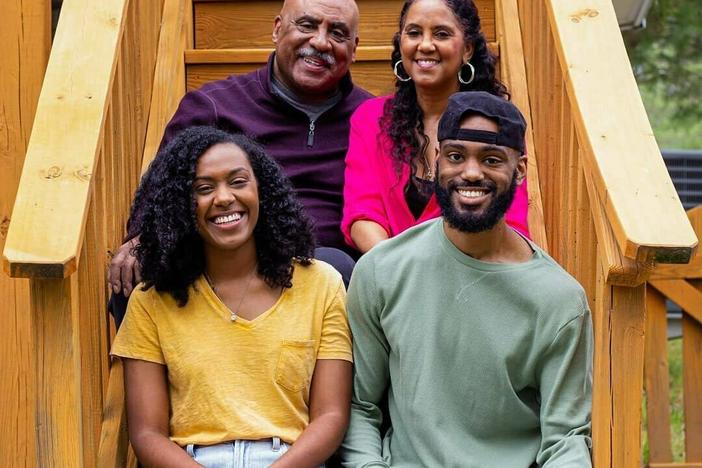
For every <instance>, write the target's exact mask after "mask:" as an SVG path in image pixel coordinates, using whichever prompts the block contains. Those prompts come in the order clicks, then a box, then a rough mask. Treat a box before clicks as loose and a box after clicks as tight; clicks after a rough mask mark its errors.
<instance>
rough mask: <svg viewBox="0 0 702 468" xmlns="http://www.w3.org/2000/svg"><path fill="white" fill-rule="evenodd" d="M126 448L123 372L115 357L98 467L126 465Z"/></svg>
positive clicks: (120, 466)
mask: <svg viewBox="0 0 702 468" xmlns="http://www.w3.org/2000/svg"><path fill="white" fill-rule="evenodd" d="M128 448H129V438H128V436H127V411H126V405H125V395H124V374H123V368H122V361H121V360H119V359H115V360H114V361H113V362H112V366H111V367H110V379H109V384H108V387H107V398H106V399H105V406H104V408H103V412H102V432H101V434H100V450H99V454H98V462H97V465H98V466H99V467H100V468H124V467H125V466H127V452H128Z"/></svg>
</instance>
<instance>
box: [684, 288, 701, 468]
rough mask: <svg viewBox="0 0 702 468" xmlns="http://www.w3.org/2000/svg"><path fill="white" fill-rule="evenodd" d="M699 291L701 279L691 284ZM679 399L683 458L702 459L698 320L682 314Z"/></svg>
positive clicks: (689, 460) (688, 460)
mask: <svg viewBox="0 0 702 468" xmlns="http://www.w3.org/2000/svg"><path fill="white" fill-rule="evenodd" d="M692 287H693V288H694V289H696V290H697V291H698V292H700V298H701V300H702V281H697V282H696V284H694V285H692ZM682 331H683V338H682V339H683V399H684V404H685V409H684V415H685V461H687V462H698V463H699V462H702V321H700V320H699V318H693V317H691V316H690V315H689V314H684V315H683V325H682Z"/></svg>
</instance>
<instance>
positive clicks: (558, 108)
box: [0, 0, 697, 468]
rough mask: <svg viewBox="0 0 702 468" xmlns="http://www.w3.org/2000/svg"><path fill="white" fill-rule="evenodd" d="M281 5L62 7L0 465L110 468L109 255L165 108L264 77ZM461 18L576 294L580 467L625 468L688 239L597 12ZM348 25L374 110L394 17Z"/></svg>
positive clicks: (28, 206) (561, 1) (114, 393)
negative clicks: (585, 343)
mask: <svg viewBox="0 0 702 468" xmlns="http://www.w3.org/2000/svg"><path fill="white" fill-rule="evenodd" d="M281 4H282V2H280V1H269V0H257V1H233V0H228V1H225V0H101V1H100V2H95V1H93V0H65V3H64V6H63V11H62V16H61V19H60V22H59V29H58V31H57V33H56V39H55V44H54V47H53V49H52V52H51V58H50V60H49V64H48V68H47V72H46V77H45V80H44V84H43V88H42V91H41V95H40V98H39V105H38V109H37V113H36V119H35V123H34V127H33V130H32V137H31V139H30V140H29V147H28V150H27V156H26V162H25V164H24V169H23V172H22V178H21V181H20V184H19V190H18V192H17V197H16V202H15V205H14V212H13V218H12V222H11V223H10V227H9V232H8V235H7V240H6V243H5V246H4V262H3V264H4V267H5V270H6V271H7V272H8V273H9V274H10V275H11V276H13V277H23V278H29V285H30V287H29V293H28V304H29V305H28V310H27V313H28V314H29V316H30V322H31V324H32V330H33V332H32V335H31V341H32V343H31V349H32V350H33V352H34V353H35V356H34V358H33V360H32V362H34V364H32V365H31V366H30V368H28V369H27V375H29V380H30V381H31V383H32V386H33V387H32V388H33V389H34V390H33V391H32V393H31V396H30V398H29V400H30V408H31V413H32V414H33V415H34V424H35V425H36V426H35V428H34V429H35V430H34V431H30V432H29V433H30V434H32V435H33V437H34V439H33V440H32V441H29V442H28V443H27V445H28V446H29V447H30V449H29V450H30V451H31V454H28V455H26V457H25V458H24V460H23V461H22V462H21V463H19V464H20V465H25V464H29V465H34V460H36V464H37V465H38V466H46V464H47V463H48V464H51V465H53V466H62V467H64V466H65V467H72V466H76V467H82V466H87V467H90V466H100V467H103V466H115V467H116V466H125V465H126V464H127V463H128V458H129V457H128V449H127V446H128V444H127V439H126V433H125V415H124V393H123V387H122V382H121V367H120V366H119V364H116V363H110V362H109V360H108V355H107V350H108V348H109V343H110V341H111V337H112V336H113V333H114V331H113V329H112V328H113V327H112V325H111V323H110V322H109V320H108V318H107V316H106V312H105V310H106V307H105V302H106V299H107V296H108V291H107V286H106V282H105V279H104V278H105V274H104V272H105V271H106V266H107V263H108V262H109V255H110V252H111V251H112V250H113V249H115V248H116V247H118V246H119V244H120V241H121V238H122V236H123V234H124V226H125V221H126V217H127V215H128V207H129V204H130V201H131V198H132V195H133V192H134V189H135V187H136V184H137V182H138V178H139V175H140V173H141V171H142V169H143V168H144V167H146V165H147V164H148V162H149V161H150V160H151V158H152V157H153V156H154V154H155V151H156V149H157V148H158V145H159V142H160V139H161V135H162V132H163V129H164V127H165V124H166V122H167V121H168V120H169V119H170V117H171V116H172V115H173V112H174V111H175V109H176V107H177V104H178V102H179V99H180V97H181V96H182V95H183V94H184V93H185V91H186V90H189V89H194V88H196V87H198V86H200V85H201V84H203V83H205V82H207V81H211V80H214V79H218V78H222V77H224V76H227V75H228V74H231V73H242V72H246V71H249V70H252V69H254V68H256V67H259V66H261V65H262V64H264V63H265V61H266V60H267V58H268V55H269V54H270V52H271V51H272V42H271V39H270V37H271V30H272V25H273V18H274V17H275V15H276V14H277V12H278V11H279V9H280V5H281ZM476 4H477V5H478V7H479V10H480V13H481V19H482V24H483V30H484V32H485V33H486V35H487V38H488V42H489V43H490V47H491V48H492V50H493V51H494V52H495V53H496V54H497V55H498V56H499V59H500V63H499V67H500V68H499V69H500V74H501V76H502V78H503V80H504V81H505V82H506V83H507V84H508V86H509V88H510V90H511V92H512V95H513V100H514V101H515V103H516V104H517V105H518V106H519V107H520V108H521V109H522V111H523V112H524V114H525V116H526V117H527V120H528V122H529V134H528V154H529V174H528V177H529V189H530V194H529V196H530V213H529V223H530V229H531V232H532V235H533V237H534V240H535V241H536V242H537V243H539V244H540V245H541V246H543V247H544V248H546V249H547V250H548V251H549V253H550V254H551V255H552V256H553V257H554V258H555V259H556V260H557V261H559V262H560V263H561V264H562V265H563V266H564V267H565V268H566V269H567V270H568V271H569V272H570V273H571V274H573V275H574V276H575V277H576V278H577V279H578V280H579V281H580V282H581V283H582V284H583V286H584V287H585V289H586V291H587V294H588V298H589V301H590V307H591V309H592V311H593V317H594V324H595V340H596V343H595V376H594V378H595V388H594V393H595V395H594V404H593V439H594V447H593V458H594V460H595V465H596V466H597V467H598V468H599V467H610V466H615V467H638V466H640V460H641V437H640V425H641V402H642V397H641V395H642V388H643V363H644V357H643V356H644V330H645V301H644V297H645V289H646V287H645V281H646V280H647V278H648V276H649V275H650V274H651V272H652V271H654V269H655V268H656V265H657V264H658V263H687V262H689V261H690V260H691V258H692V256H693V255H694V253H695V249H696V243H697V238H696V237H695V233H694V231H693V230H692V228H691V226H690V223H689V221H688V219H687V217H686V215H685V213H684V211H683V209H682V206H681V205H680V202H679V199H678V197H677V195H676V193H675V190H674V188H673V185H672V182H671V181H670V178H669V176H668V174H667V172H666V169H665V166H664V164H663V161H662V158H661V156H660V152H659V150H658V148H657V146H656V144H655V140H654V138H653V134H652V131H651V128H650V125H649V123H648V119H647V117H646V114H645V112H644V109H643V105H642V103H641V99H640V97H639V95H638V91H637V88H636V84H635V82H634V79H633V76H632V75H631V71H630V66H629V62H628V59H627V56H626V52H625V50H624V45H623V42H622V39H621V36H620V34H619V30H618V27H617V22H616V18H615V16H614V10H613V7H612V5H611V2H610V1H608V0H477V1H476ZM358 5H359V9H360V11H361V17H362V20H361V27H360V36H361V43H360V46H359V49H358V53H357V59H358V60H357V63H355V64H354V65H353V67H352V75H353V77H354V80H355V81H356V82H357V83H359V84H361V85H362V86H364V87H365V88H366V89H368V90H370V91H372V92H374V93H376V94H381V93H386V92H388V91H391V90H392V80H391V77H392V71H391V66H390V64H389V57H390V52H391V47H390V45H389V44H390V40H391V37H392V34H393V32H394V31H395V29H396V27H397V25H396V22H397V17H398V15H399V10H400V7H401V5H402V2H401V1H399V0H358ZM605 51H606V53H605ZM4 414H5V413H0V421H2V422H3V423H4V421H3V417H4ZM3 448H4V446H3ZM132 463H133V459H132Z"/></svg>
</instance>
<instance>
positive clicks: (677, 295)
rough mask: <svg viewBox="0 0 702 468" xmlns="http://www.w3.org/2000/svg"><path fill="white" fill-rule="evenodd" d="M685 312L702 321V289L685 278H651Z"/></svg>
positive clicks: (658, 288)
mask: <svg viewBox="0 0 702 468" xmlns="http://www.w3.org/2000/svg"><path fill="white" fill-rule="evenodd" d="M649 284H650V285H651V286H653V287H654V288H656V289H657V290H658V291H660V292H661V293H663V294H664V295H665V296H666V297H667V298H668V299H670V300H671V301H673V302H675V303H676V304H677V305H679V306H680V308H681V309H684V310H685V313H686V314H687V315H689V316H691V317H692V318H694V319H695V320H697V321H698V322H699V323H702V291H700V290H699V289H698V288H695V287H694V286H693V285H692V284H691V283H690V282H689V281H685V280H651V281H650V283H649Z"/></svg>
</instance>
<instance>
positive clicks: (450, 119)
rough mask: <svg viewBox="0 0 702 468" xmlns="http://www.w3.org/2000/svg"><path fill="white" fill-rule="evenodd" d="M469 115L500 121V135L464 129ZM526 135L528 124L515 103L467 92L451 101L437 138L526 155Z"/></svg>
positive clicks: (477, 92) (455, 95)
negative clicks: (498, 147) (479, 143)
mask: <svg viewBox="0 0 702 468" xmlns="http://www.w3.org/2000/svg"><path fill="white" fill-rule="evenodd" d="M466 114H480V115H483V116H485V117H487V118H489V119H492V120H495V121H497V127H498V131H497V133H495V132H488V131H484V130H469V129H463V128H461V120H463V117H465V116H466ZM525 132H526V120H524V116H523V115H522V113H521V112H519V109H517V106H515V105H514V104H512V103H511V102H509V101H507V100H506V99H503V98H501V97H498V96H495V95H493V94H490V93H487V92H485V91H463V92H460V93H455V94H453V95H452V96H451V97H450V98H449V102H448V106H447V107H446V111H445V112H444V114H443V115H442V116H441V120H440V121H439V131H438V133H437V137H438V139H439V141H443V140H469V141H479V142H481V143H490V144H493V145H499V146H507V147H509V148H512V149H515V150H517V151H519V152H520V153H521V154H524V153H525V148H524V135H525Z"/></svg>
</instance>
